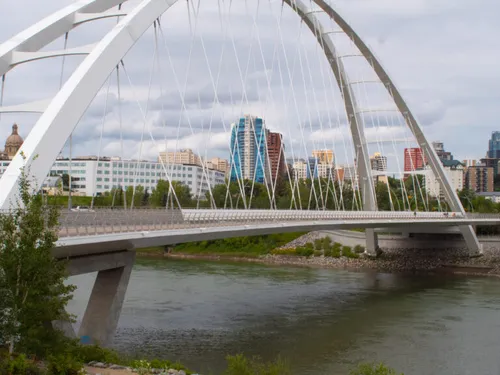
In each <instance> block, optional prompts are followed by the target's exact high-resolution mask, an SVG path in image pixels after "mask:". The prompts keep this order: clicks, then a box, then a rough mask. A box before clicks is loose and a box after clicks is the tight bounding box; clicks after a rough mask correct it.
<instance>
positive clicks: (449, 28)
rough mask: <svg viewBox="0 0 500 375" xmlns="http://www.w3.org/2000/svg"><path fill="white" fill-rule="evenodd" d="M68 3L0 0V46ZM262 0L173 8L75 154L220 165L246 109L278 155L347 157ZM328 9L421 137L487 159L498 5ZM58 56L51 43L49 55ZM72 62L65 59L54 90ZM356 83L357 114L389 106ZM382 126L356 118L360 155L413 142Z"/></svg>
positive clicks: (299, 38)
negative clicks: (188, 152) (176, 155)
mask: <svg viewBox="0 0 500 375" xmlns="http://www.w3.org/2000/svg"><path fill="white" fill-rule="evenodd" d="M69 3H71V1H69V0H44V1H43V2H41V1H36V2H35V1H32V0H17V1H2V2H0V42H2V41H5V40H7V39H8V38H10V37H12V36H13V35H15V34H16V33H18V32H20V31H22V30H23V29H24V28H26V27H28V26H29V25H30V24H32V23H33V22H35V21H37V20H39V19H41V18H42V17H44V16H47V15H49V14H50V13H52V12H53V11H55V10H57V9H60V8H62V7H64V6H65V5H67V4H69ZM212 3H213V4H212ZM249 3H250V2H249ZM252 3H253V2H252ZM260 3H261V5H260V8H259V9H257V8H255V6H254V5H249V4H246V3H245V2H244V1H239V0H236V1H234V0H233V4H234V5H233V6H232V8H231V10H230V11H229V8H228V7H227V5H226V6H225V8H224V9H223V10H222V12H221V13H219V9H218V7H217V5H216V4H217V1H213V2H209V1H206V2H204V3H203V5H202V7H201V8H200V9H201V10H200V15H199V16H198V17H197V18H196V17H195V18H192V17H191V19H190V18H188V13H187V11H186V6H185V4H184V2H183V3H182V4H176V5H175V6H174V7H173V8H172V9H171V10H169V11H168V12H167V14H165V15H164V17H163V18H162V25H163V26H162V31H163V33H164V36H162V35H159V36H158V48H157V56H158V57H157V58H155V57H154V56H155V55H154V51H155V43H154V40H155V39H154V36H153V35H154V34H153V32H152V30H149V31H148V32H147V33H146V34H145V36H144V37H143V38H142V39H141V40H140V42H139V43H138V44H137V45H136V46H135V47H134V49H133V50H132V51H131V52H130V54H129V55H128V56H127V57H126V58H125V60H124V61H125V65H126V69H127V73H128V74H129V76H130V80H131V81H132V82H133V86H130V84H129V83H128V79H127V78H125V77H124V74H123V73H122V79H121V80H120V82H121V83H120V85H121V97H122V102H121V113H122V126H121V127H120V125H119V121H118V118H119V115H118V113H119V112H118V107H119V106H118V100H117V87H116V82H115V80H114V77H115V75H113V80H112V81H111V84H110V90H109V93H108V100H107V104H106V100H105V98H106V93H107V85H104V86H103V89H102V90H101V92H100V93H99V95H98V96H97V97H96V99H95V100H94V102H93V103H92V105H91V106H90V107H89V109H88V111H87V113H86V115H85V116H84V118H83V119H82V120H81V122H80V124H79V125H78V127H77V129H76V130H75V136H74V143H75V154H97V153H100V154H101V155H120V154H121V153H123V155H124V156H128V157H132V156H135V157H137V156H138V155H141V156H142V157H144V158H154V157H155V155H156V154H157V152H158V151H159V150H161V149H164V148H165V144H166V145H167V148H168V149H172V148H175V147H192V148H194V149H195V150H197V151H198V152H199V153H200V154H202V155H207V156H215V155H218V156H223V157H227V156H228V147H227V145H228V142H229V135H228V131H229V128H230V124H231V122H234V121H235V120H237V118H238V117H239V116H240V114H241V113H252V114H255V115H260V116H262V117H264V118H265V119H266V122H267V124H268V127H269V128H271V129H272V130H276V131H280V132H282V133H283V135H284V138H285V143H286V148H287V154H288V155H291V153H292V150H293V153H294V155H295V156H298V155H300V156H303V155H304V154H308V153H310V150H311V149H313V148H323V147H328V148H332V147H333V148H334V149H335V152H336V154H337V156H338V159H339V160H344V161H348V160H349V153H350V152H351V151H350V146H349V144H350V139H349V135H348V128H347V126H346V125H347V124H346V121H345V113H344V112H343V110H342V103H341V101H340V95H339V93H338V90H337V89H335V88H333V83H334V81H333V76H332V74H331V72H330V73H329V72H328V71H327V66H326V61H324V58H323V57H322V55H320V54H319V50H318V47H317V44H316V43H315V40H314V37H313V36H312V35H311V33H310V32H308V31H307V30H306V28H305V26H301V24H300V22H299V20H298V17H296V16H295V15H294V14H293V13H292V12H291V11H290V10H285V11H284V12H283V16H282V18H281V20H282V23H281V32H280V31H279V30H278V28H277V19H278V17H281V12H280V7H279V2H275V1H274V2H273V4H269V1H267V0H264V1H261V2H260ZM196 4H197V3H196ZM334 5H335V8H336V9H337V10H338V11H339V12H340V13H341V14H342V15H343V16H344V17H345V18H346V19H347V20H348V21H349V22H350V23H351V25H352V26H353V27H354V29H355V30H357V31H358V33H359V34H360V35H361V37H362V38H363V39H364V40H365V42H367V44H368V45H369V46H370V47H371V48H372V50H373V51H374V52H375V54H376V56H377V57H378V58H379V59H380V60H381V62H382V64H383V66H384V67H385V68H386V69H387V70H388V72H389V74H390V75H391V77H392V78H393V79H394V81H395V82H396V84H397V86H398V88H399V89H400V91H401V92H402V94H403V96H404V97H405V98H406V99H407V101H408V103H409V105H410V108H411V109H412V111H413V112H414V114H415V115H416V117H417V118H418V119H419V121H420V123H421V125H422V126H423V127H424V132H425V134H426V135H427V137H428V139H429V140H430V141H433V140H441V141H444V142H445V148H446V149H447V150H448V151H451V152H452V153H453V154H454V156H455V158H457V159H465V158H474V159H478V158H481V157H483V156H484V154H485V152H486V149H487V144H488V139H489V137H490V133H491V132H492V131H494V130H500V123H499V115H500V105H499V103H500V89H499V88H500V39H499V38H498V36H499V35H500V23H499V22H498V15H499V14H500V2H498V1H497V0H476V1H474V2H471V1H467V0H405V1H401V0H337V1H335V2H334ZM27 9H29V12H28V11H26V10H27ZM220 16H222V17H223V18H224V20H223V22H222V23H221V22H220V20H219V17H220ZM225 17H227V19H226V18H225ZM320 17H321V16H320ZM321 19H322V20H323V18H321ZM115 22H116V21H110V20H108V21H104V22H102V21H101V22H99V23H95V24H93V25H91V26H90V25H87V26H85V27H82V28H81V29H80V30H78V29H77V30H75V31H74V32H72V33H70V39H69V47H75V46H77V45H83V44H87V43H92V42H95V41H97V40H99V38H100V37H101V36H103V35H105V33H106V32H107V31H109V28H110V27H111V26H112V25H113V24H114V23H115ZM190 22H191V26H190ZM195 23H196V24H197V26H196V30H194V24H195ZM255 26H257V27H255ZM327 27H328V26H327ZM192 33H194V35H195V37H194V38H193V37H192ZM193 40H194V42H192V41H193ZM337 42H338V45H339V53H340V54H341V55H342V54H344V55H345V54H350V53H352V51H351V48H352V47H351V46H349V44H348V43H346V40H342V39H337ZM61 47H62V41H61V40H59V41H56V42H55V43H54V44H53V45H51V46H48V47H47V48H49V49H50V48H57V49H59V48H61ZM297 47H300V50H299V49H298V48H297ZM167 49H168V50H167ZM190 50H191V59H189V58H188V56H189V54H190V52H189V51H190ZM167 51H168V52H167ZM297 51H301V52H297ZM221 56H222V58H221ZM347 59H349V61H347ZM345 60H346V64H347V63H350V68H348V73H349V76H350V78H351V80H352V81H356V80H358V79H363V80H370V75H369V72H368V71H367V70H366V66H365V67H363V63H361V62H357V61H356V58H355V57H353V58H346V59H345ZM80 61H81V58H68V59H67V60H66V62H65V69H64V80H66V79H67V78H68V77H69V75H70V73H71V72H72V70H73V69H74V68H75V67H76V66H77V64H78V63H79V62H80ZM155 61H158V62H159V66H160V69H158V65H157V64H156V63H155ZM188 61H189V63H188ZM207 61H208V64H207ZM153 64H154V69H153V74H152V76H151V77H152V79H151V80H152V82H153V83H152V85H151V88H149V81H150V73H151V66H153ZM287 64H288V65H287ZM238 65H239V66H238ZM219 71H220V74H219ZM365 71H366V72H365ZM327 73H329V74H327ZM60 74H61V60H60V59H58V60H55V59H54V60H50V61H49V60H47V61H42V62H37V63H34V64H27V65H23V66H21V67H19V68H16V69H14V70H13V71H12V73H9V75H8V76H7V81H6V87H5V93H4V104H17V103H21V102H25V101H30V100H36V99H41V98H47V97H50V96H52V95H54V94H55V92H56V91H57V88H58V87H59V77H60ZM186 76H187V77H188V79H187V80H186V78H185V77H186ZM217 76H219V78H218V79H217ZM211 77H212V78H211ZM215 81H217V83H215ZM214 86H216V90H215V91H216V93H217V95H214V90H213V87H214ZM360 86H361V85H360ZM184 87H185V90H184ZM362 87H363V88H364V90H361V89H359V88H358V89H357V90H359V91H358V92H357V94H359V96H360V100H359V103H358V104H359V106H360V107H361V108H362V109H366V108H381V109H390V108H392V107H391V104H390V103H389V102H388V99H387V97H386V96H384V95H385V94H383V93H380V92H379V91H377V89H376V88H372V86H370V85H369V84H366V85H362ZM179 91H181V92H182V93H184V92H185V94H184V95H180V94H179ZM148 97H149V98H150V99H149V100H148ZM181 97H183V100H181V99H180V98H181ZM365 101H366V102H365ZM137 103H139V104H140V105H141V106H142V110H143V111H145V110H146V107H147V108H148V112H147V115H146V120H145V121H144V116H143V115H142V113H141V111H140V110H139V106H138V104H137ZM183 107H185V108H186V110H184V109H183ZM105 108H106V113H107V116H106V118H105V119H104V126H103V125H102V124H103V113H104V109H105ZM392 116H394V115H393V114H390V113H389V114H387V113H375V114H371V115H369V116H366V117H367V118H366V125H367V129H366V132H367V137H368V138H369V139H370V140H371V141H372V142H374V141H375V140H376V141H379V142H375V143H372V144H371V148H370V151H383V152H384V153H385V154H387V155H388V156H395V155H396V154H401V151H400V148H401V147H404V146H410V145H411V146H413V145H414V143H413V142H412V141H410V140H409V139H408V138H409V133H408V132H407V131H406V130H405V129H404V128H403V127H399V128H395V127H394V125H398V124H397V120H394V121H393V120H392V119H391V117H392ZM36 118H37V117H36V116H34V115H29V116H27V115H23V116H21V115H3V116H2V118H1V119H0V139H5V137H6V136H7V135H8V134H9V132H10V126H11V125H12V123H13V122H14V121H16V122H18V123H19V125H20V128H21V135H22V136H24V137H26V136H27V133H28V132H29V129H30V128H31V126H32V125H33V124H34V122H35V121H36ZM101 132H102V134H103V136H102V142H100V139H101ZM120 133H121V135H120ZM141 139H142V142H141ZM165 139H166V140H167V142H165ZM387 141H391V142H392V143H391V142H389V144H388V143H387ZM394 141H396V143H397V144H398V145H397V146H394V144H395V142H394ZM2 143H3V142H2ZM99 144H100V145H101V146H100V147H99ZM344 145H346V147H345V149H344ZM342 154H344V157H342V156H341V155H342ZM401 156H402V155H400V157H401Z"/></svg>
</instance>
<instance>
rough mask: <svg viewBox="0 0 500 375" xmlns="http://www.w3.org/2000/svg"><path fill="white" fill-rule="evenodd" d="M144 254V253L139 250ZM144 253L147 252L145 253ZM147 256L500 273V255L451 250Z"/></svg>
mask: <svg viewBox="0 0 500 375" xmlns="http://www.w3.org/2000/svg"><path fill="white" fill-rule="evenodd" d="M138 255H139V256H141V254H140V253H139V254H138ZM142 256H144V255H142ZM147 257H156V258H171V259H196V260H208V261H226V262H249V263H260V264H269V265H279V266H300V267H321V268H332V269H345V270H353V271H355V270H374V271H378V272H409V271H411V272H419V271H420V272H424V271H425V272H440V273H452V274H465V275H474V276H496V277H500V258H491V257H485V256H483V257H477V258H469V257H465V256H456V255H450V254H443V253H442V254H439V255H435V256H429V254H428V253H426V254H415V253H414V254H411V255H407V254H403V252H400V253H399V254H397V253H396V252H391V253H385V254H383V255H382V256H381V257H380V258H377V259H371V258H364V257H360V258H358V259H351V258H346V257H341V258H332V257H325V256H312V257H303V256H293V255H273V254H269V255H264V256H260V257H241V256H238V257H236V256H229V255H206V254H182V253H170V254H164V255H160V254H157V255H156V256H155V255H152V254H151V253H150V254H148V255H147Z"/></svg>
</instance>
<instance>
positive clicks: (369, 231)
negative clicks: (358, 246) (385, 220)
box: [365, 228, 381, 257]
mask: <svg viewBox="0 0 500 375" xmlns="http://www.w3.org/2000/svg"><path fill="white" fill-rule="evenodd" d="M365 236H366V246H365V254H366V255H368V256H370V257H377V256H379V255H380V253H381V250H380V247H379V246H378V234H377V232H375V229H374V228H366V229H365Z"/></svg>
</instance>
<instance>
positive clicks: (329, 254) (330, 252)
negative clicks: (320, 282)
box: [324, 249, 333, 257]
mask: <svg viewBox="0 0 500 375" xmlns="http://www.w3.org/2000/svg"><path fill="white" fill-rule="evenodd" d="M324 254H325V257H331V256H332V255H333V252H332V249H326V250H325V251H324Z"/></svg>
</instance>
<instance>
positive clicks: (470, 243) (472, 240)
mask: <svg viewBox="0 0 500 375" xmlns="http://www.w3.org/2000/svg"><path fill="white" fill-rule="evenodd" d="M459 229H460V232H462V235H463V236H464V240H465V243H466V244H467V249H468V250H469V256H479V255H482V254H483V245H481V243H480V242H479V240H478V239H477V236H476V232H475V230H474V228H473V227H472V225H461V226H460V227H459Z"/></svg>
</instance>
